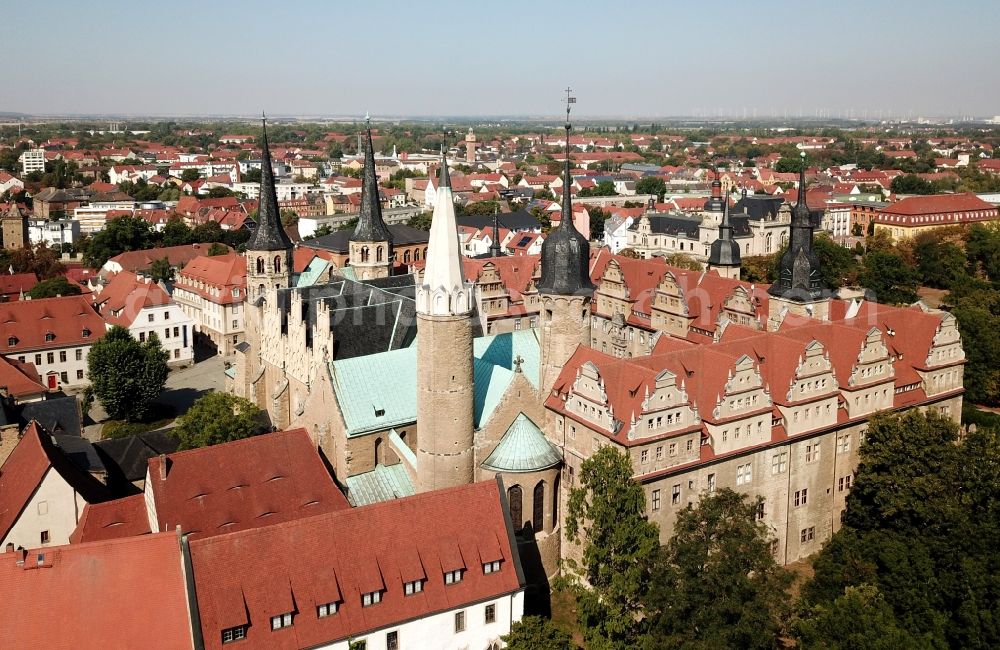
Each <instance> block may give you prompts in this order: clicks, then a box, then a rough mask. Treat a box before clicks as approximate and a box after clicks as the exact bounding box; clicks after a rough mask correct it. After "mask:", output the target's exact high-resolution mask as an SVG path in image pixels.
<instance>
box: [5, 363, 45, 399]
mask: <svg viewBox="0 0 1000 650" xmlns="http://www.w3.org/2000/svg"><path fill="white" fill-rule="evenodd" d="M3 390H6V391H7V394H8V395H11V396H13V397H14V398H15V399H25V398H28V397H35V396H38V395H42V394H44V393H46V392H48V389H47V388H46V387H45V385H44V384H42V380H41V378H40V377H39V376H38V370H36V369H35V365H34V364H33V363H20V362H19V361H15V360H12V359H8V358H6V357H0V392H2V391H3Z"/></svg>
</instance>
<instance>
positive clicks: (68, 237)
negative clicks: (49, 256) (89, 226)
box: [28, 219, 80, 250]
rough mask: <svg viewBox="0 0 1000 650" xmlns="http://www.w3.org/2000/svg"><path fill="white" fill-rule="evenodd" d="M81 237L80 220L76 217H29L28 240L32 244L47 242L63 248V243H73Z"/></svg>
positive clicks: (49, 244)
mask: <svg viewBox="0 0 1000 650" xmlns="http://www.w3.org/2000/svg"><path fill="white" fill-rule="evenodd" d="M79 239H80V222H79V221H77V220H76V219H59V220H57V221H52V220H49V219H29V220H28V241H29V243H31V244H32V245H37V244H45V245H46V246H50V247H52V248H57V249H60V250H61V249H62V246H63V244H73V243H75V242H76V241H77V240H79Z"/></svg>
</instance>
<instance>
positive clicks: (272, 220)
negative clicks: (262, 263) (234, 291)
mask: <svg viewBox="0 0 1000 650" xmlns="http://www.w3.org/2000/svg"><path fill="white" fill-rule="evenodd" d="M263 129H264V131H263V135H262V136H261V145H260V146H261V150H262V156H261V162H260V192H259V196H260V204H259V206H258V208H257V227H256V228H255V229H254V231H253V234H252V235H250V239H249V240H248V241H247V244H246V248H247V250H248V251H279V250H280V251H283V250H288V249H289V248H291V247H292V240H291V239H289V238H288V234H287V233H286V232H285V229H284V228H282V226H281V212H280V210H279V209H278V195H277V192H276V191H275V189H274V167H273V166H272V163H271V149H270V147H268V144H267V123H266V122H265V123H264V126H263Z"/></svg>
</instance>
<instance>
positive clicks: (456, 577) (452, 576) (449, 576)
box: [444, 569, 465, 585]
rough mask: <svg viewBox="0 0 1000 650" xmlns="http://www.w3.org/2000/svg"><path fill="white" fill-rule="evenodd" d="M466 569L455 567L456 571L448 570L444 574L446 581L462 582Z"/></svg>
mask: <svg viewBox="0 0 1000 650" xmlns="http://www.w3.org/2000/svg"><path fill="white" fill-rule="evenodd" d="M464 572H465V569H455V570H454V571H446V572H445V574H444V583H445V584H446V585H453V584H455V583H456V582H462V573H464Z"/></svg>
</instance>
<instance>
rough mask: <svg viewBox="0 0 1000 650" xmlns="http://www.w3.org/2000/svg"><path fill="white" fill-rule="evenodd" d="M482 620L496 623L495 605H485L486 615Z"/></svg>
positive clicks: (487, 622)
mask: <svg viewBox="0 0 1000 650" xmlns="http://www.w3.org/2000/svg"><path fill="white" fill-rule="evenodd" d="M484 620H485V621H486V624H487V625H489V624H490V623H496V622H497V606H496V605H487V606H486V616H485V619H484Z"/></svg>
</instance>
